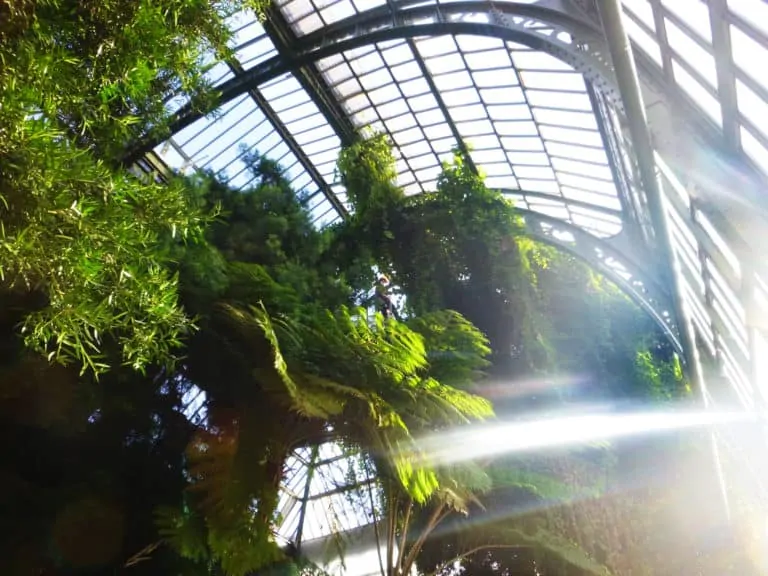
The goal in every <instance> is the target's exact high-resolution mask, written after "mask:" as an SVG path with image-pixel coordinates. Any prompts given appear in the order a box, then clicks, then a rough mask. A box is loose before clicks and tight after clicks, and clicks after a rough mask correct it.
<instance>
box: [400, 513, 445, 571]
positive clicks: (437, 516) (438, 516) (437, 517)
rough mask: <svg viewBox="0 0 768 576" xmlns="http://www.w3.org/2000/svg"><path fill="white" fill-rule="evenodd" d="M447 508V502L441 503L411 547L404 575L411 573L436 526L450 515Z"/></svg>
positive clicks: (404, 566) (406, 559) (404, 567)
mask: <svg viewBox="0 0 768 576" xmlns="http://www.w3.org/2000/svg"><path fill="white" fill-rule="evenodd" d="M445 507H446V506H445V502H441V503H440V504H439V505H438V506H437V508H435V510H434V511H433V512H432V515H431V516H430V517H429V521H428V522H427V525H426V526H425V527H424V530H422V532H421V534H419V537H418V539H417V540H416V542H414V544H413V546H411V549H410V551H409V552H408V556H406V558H405V564H404V565H403V567H402V569H403V574H409V573H410V571H411V567H412V566H413V563H414V562H415V561H416V556H418V554H419V551H420V550H421V548H422V546H424V542H426V540H427V538H428V537H429V535H430V534H431V533H432V530H434V529H435V526H437V525H438V524H439V523H440V522H441V521H442V520H443V518H445V517H446V516H447V515H448V513H449V512H445Z"/></svg>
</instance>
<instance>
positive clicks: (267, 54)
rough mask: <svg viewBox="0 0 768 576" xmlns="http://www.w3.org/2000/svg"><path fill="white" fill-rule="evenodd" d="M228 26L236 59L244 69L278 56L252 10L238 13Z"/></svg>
mask: <svg viewBox="0 0 768 576" xmlns="http://www.w3.org/2000/svg"><path fill="white" fill-rule="evenodd" d="M227 25H228V26H229V29H230V30H231V31H232V39H231V40H230V48H232V49H233V50H234V52H235V58H236V59H237V61H238V62H239V63H240V65H241V66H242V67H243V68H244V69H246V70H247V69H248V68H252V67H253V66H255V65H256V64H258V63H259V62H263V61H264V60H268V59H269V58H272V57H273V56H277V49H276V48H275V45H274V43H273V42H272V40H271V39H270V38H269V36H267V33H266V31H265V30H264V27H263V26H262V24H261V22H259V19H258V16H256V14H255V13H254V12H253V11H252V10H242V11H240V12H237V13H236V14H234V15H232V16H231V17H230V18H229V19H228V20H227ZM217 84H218V82H217Z"/></svg>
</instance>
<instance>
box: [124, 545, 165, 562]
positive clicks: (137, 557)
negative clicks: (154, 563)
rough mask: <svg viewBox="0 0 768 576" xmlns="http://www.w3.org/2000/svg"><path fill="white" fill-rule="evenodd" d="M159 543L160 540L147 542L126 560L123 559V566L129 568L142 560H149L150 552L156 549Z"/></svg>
mask: <svg viewBox="0 0 768 576" xmlns="http://www.w3.org/2000/svg"><path fill="white" fill-rule="evenodd" d="M160 544H162V541H157V542H154V543H153V544H149V545H147V546H145V547H144V548H142V549H141V550H139V551H138V552H136V554H134V555H133V556H131V557H130V558H128V560H126V561H125V564H123V568H131V567H132V566H136V564H138V563H139V562H144V561H145V560H149V556H150V554H152V552H154V551H155V550H157V549H158V548H159V547H160Z"/></svg>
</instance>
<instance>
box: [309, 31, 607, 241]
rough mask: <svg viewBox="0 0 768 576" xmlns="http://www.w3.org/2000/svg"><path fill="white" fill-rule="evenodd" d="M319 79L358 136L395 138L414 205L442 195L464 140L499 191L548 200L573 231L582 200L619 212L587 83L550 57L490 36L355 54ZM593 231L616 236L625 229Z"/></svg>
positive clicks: (327, 64) (401, 175)
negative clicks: (445, 165) (444, 167)
mask: <svg viewBox="0 0 768 576" xmlns="http://www.w3.org/2000/svg"><path fill="white" fill-rule="evenodd" d="M412 47H414V48H415V49H416V51H417V52H416V53H414V51H413V49H412ZM318 69H319V70H320V71H321V73H322V75H323V76H324V78H325V79H326V81H327V82H328V83H329V85H330V87H331V89H332V90H333V92H334V93H335V94H336V95H337V97H338V98H339V101H340V103H341V105H342V107H343V108H344V109H345V110H346V111H347V113H348V114H349V115H350V118H351V119H352V122H353V124H354V125H355V126H357V127H366V126H367V127H372V128H374V129H379V130H381V129H383V130H385V131H386V132H387V133H388V135H389V136H390V137H391V140H392V142H393V143H394V145H395V156H396V159H397V172H398V183H399V184H400V185H401V186H403V188H404V190H405V193H406V194H416V193H419V192H423V191H427V190H429V189H430V188H431V187H433V186H434V184H435V180H436V178H437V176H438V174H439V172H440V163H441V162H442V161H445V160H449V159H450V156H451V151H452V149H454V148H456V147H457V144H458V142H457V140H456V136H457V135H458V136H459V137H460V138H461V139H462V140H463V141H464V142H465V143H466V144H467V145H468V146H469V147H470V150H471V153H470V154H471V157H472V159H473V161H474V163H475V165H476V166H477V167H478V169H480V171H481V172H482V173H483V174H484V175H485V176H486V184H487V185H488V186H490V187H494V188H500V189H505V190H507V191H508V190H514V189H519V188H526V187H527V188H528V189H530V190H531V191H532V192H536V193H538V194H539V198H538V199H539V200H540V196H541V194H545V195H550V196H552V198H553V199H556V201H557V215H558V217H564V218H565V219H567V220H571V221H572V218H571V215H570V214H569V213H568V200H569V199H575V197H576V196H578V195H579V191H580V190H582V189H583V190H584V192H585V194H582V196H581V201H582V202H586V203H588V204H591V203H594V204H595V207H596V208H597V209H598V210H599V209H600V208H607V209H610V210H613V211H615V210H618V209H619V202H618V198H617V192H616V189H615V186H614V184H613V177H612V173H611V171H610V168H609V165H608V159H607V155H606V153H605V150H604V147H603V141H602V137H601V135H600V133H599V131H598V126H597V121H596V119H595V116H594V112H593V111H592V105H591V101H590V99H589V96H588V93H587V89H586V85H585V82H584V79H583V77H582V75H581V74H580V73H578V72H576V71H575V70H573V68H571V67H570V66H569V65H568V64H566V63H564V62H562V61H560V60H558V59H556V58H554V57H552V56H550V55H548V54H545V53H541V52H536V51H533V50H530V49H528V48H526V47H521V46H519V45H517V44H514V43H511V42H510V43H505V42H504V41H503V40H500V39H496V38H488V37H484V36H466V35H458V36H453V35H446V36H430V37H419V38H415V39H413V40H412V41H408V40H396V41H392V42H388V43H387V44H386V45H382V44H377V45H374V46H373V47H372V49H369V50H359V51H356V53H354V51H349V52H346V53H344V54H342V55H341V57H340V58H337V57H330V58H326V59H324V60H322V61H320V62H319V63H318ZM424 70H426V72H427V74H428V75H425V73H424ZM433 87H434V93H433V89H432V88H433ZM446 112H447V116H446ZM550 146H551V147H552V150H551V151H550V150H549V147H550ZM555 158H556V159H555ZM561 179H562V180H563V181H562V182H561ZM570 180H576V181H575V182H570ZM565 181H569V182H568V184H569V186H570V189H569V196H568V197H566V196H565V195H564V194H563V191H562V189H561V186H562V185H564V184H565ZM590 193H591V195H590ZM526 207H528V208H531V209H539V210H547V211H548V213H549V214H553V210H554V207H552V206H546V207H544V205H543V204H542V203H541V202H538V203H537V202H533V203H528V202H526ZM588 217H589V216H588V215H585V214H582V215H580V219H581V220H584V219H585V218H588ZM591 229H592V230H594V231H597V232H598V234H599V235H600V236H607V235H611V234H612V233H615V232H617V231H618V230H620V226H619V228H618V229H616V227H615V226H614V225H613V224H612V225H611V226H607V225H604V224H598V225H596V226H593V227H592V228H591Z"/></svg>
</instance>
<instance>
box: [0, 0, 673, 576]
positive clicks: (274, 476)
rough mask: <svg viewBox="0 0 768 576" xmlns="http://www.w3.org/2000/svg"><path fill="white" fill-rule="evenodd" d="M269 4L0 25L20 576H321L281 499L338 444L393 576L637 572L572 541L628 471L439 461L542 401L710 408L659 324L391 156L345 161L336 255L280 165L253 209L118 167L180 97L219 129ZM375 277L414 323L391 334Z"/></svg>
mask: <svg viewBox="0 0 768 576" xmlns="http://www.w3.org/2000/svg"><path fill="white" fill-rule="evenodd" d="M265 4H266V3H265V2H263V1H256V0H252V1H246V0H243V1H241V2H237V1H235V0H216V1H206V2H200V1H198V0H154V1H150V0H142V1H137V2H134V1H127V0H126V1H123V0H108V1H106V2H93V1H86V2H75V1H74V0H72V1H70V0H0V184H1V186H0V415H1V416H2V419H0V430H1V431H2V435H3V438H4V440H5V444H4V445H5V449H4V453H3V456H4V458H3V459H2V461H0V572H2V573H3V574H9V575H16V574H18V575H23V576H26V575H41V574H57V575H58V574H67V575H77V576H80V575H91V574H105V575H106V574H117V573H123V572H125V573H129V572H128V571H130V573H132V574H136V575H139V576H140V575H142V574H185V575H192V574H208V575H211V574H232V575H234V576H241V575H243V574H246V573H248V572H250V571H253V570H259V569H261V570H265V571H266V570H270V571H271V572H274V573H283V572H285V573H291V574H296V573H299V571H302V572H306V570H307V569H308V568H307V563H306V561H305V560H302V559H297V558H294V557H291V551H290V549H285V548H281V547H280V546H278V540H277V538H276V536H275V530H276V526H277V525H278V524H279V520H280V519H279V517H278V516H279V515H278V512H277V505H278V498H279V491H280V485H281V483H282V482H283V481H284V479H285V475H286V462H287V461H288V459H289V456H290V454H291V453H292V452H293V451H294V450H295V449H297V448H301V447H307V446H316V445H317V444H318V443H320V442H328V441H337V442H339V443H341V444H342V445H343V446H344V447H345V449H347V450H351V451H356V452H359V453H362V454H364V455H365V458H366V459H367V460H366V461H367V462H369V463H370V465H371V466H372V467H373V468H375V470H376V473H377V475H378V478H379V480H378V481H377V484H376V490H377V498H376V499H374V498H373V497H371V500H372V501H373V500H375V502H376V503H375V506H374V508H375V509H376V511H375V514H376V515H377V519H378V522H377V525H379V526H380V528H381V530H380V531H379V532H380V536H381V537H382V538H385V539H386V541H387V542H389V543H390V544H391V543H393V542H395V541H397V542H398V543H399V546H400V548H399V550H400V552H399V554H398V555H397V556H395V555H394V549H393V547H392V546H391V545H390V546H389V547H388V549H387V550H388V552H387V554H388V555H389V557H388V558H387V561H386V566H384V568H383V571H384V572H385V573H386V574H388V576H393V575H394V574H404V573H406V572H408V571H409V570H410V568H412V567H414V566H416V567H418V569H419V570H420V571H421V572H423V573H425V574H427V573H442V572H443V570H444V569H445V566H446V565H447V564H449V563H451V562H453V561H454V559H456V561H461V562H464V564H463V566H464V568H465V569H467V570H468V571H470V572H477V573H481V572H482V569H486V570H487V569H488V567H489V564H492V565H493V566H498V563H499V562H500V561H503V562H505V563H506V565H507V568H505V569H508V570H511V569H512V567H516V569H519V570H521V571H522V570H527V572H525V573H528V574H533V573H534V571H538V572H539V573H542V574H544V573H548V574H553V573H568V574H581V573H583V572H584V571H585V570H586V571H591V572H593V573H599V572H601V571H605V570H606V568H605V566H603V565H607V566H610V567H612V568H615V567H616V563H615V562H614V559H613V558H611V557H610V555H607V554H602V555H601V554H600V551H599V550H598V549H597V548H596V547H595V542H594V541H595V539H596V538H592V539H591V540H590V539H588V538H583V539H581V540H579V538H578V537H577V536H575V535H574V530H573V526H572V524H573V523H571V524H569V523H568V521H567V518H568V514H570V513H571V512H572V511H573V510H574V509H575V508H574V507H573V506H570V501H571V500H573V499H580V500H584V499H585V498H586V499H589V498H597V497H598V496H601V494H602V491H603V490H604V489H605V487H606V479H605V470H606V466H607V464H606V462H608V461H610V460H611V458H612V457H613V455H612V454H610V453H608V452H606V451H605V450H600V449H596V450H586V451H582V452H580V453H577V454H564V455H554V456H552V457H549V458H532V457H531V458H526V459H520V458H503V459H499V460H496V461H494V462H492V463H487V462H483V463H474V462H469V463H466V464H464V465H461V466H453V467H447V466H440V465H437V464H435V463H433V462H431V461H430V460H429V458H428V454H424V453H423V450H422V448H421V444H420V443H419V442H418V439H419V437H420V435H422V434H425V433H432V434H435V433H439V432H441V431H443V430H446V429H448V428H453V427H456V426H462V425H466V424H468V423H472V422H475V421H478V420H483V419H487V418H491V417H492V416H493V414H494V407H495V409H496V411H497V413H499V414H501V415H504V416H508V415H511V414H513V413H514V412H515V411H519V410H522V409H523V407H525V406H527V404H526V403H527V402H528V401H529V400H530V399H531V397H532V396H542V395H544V396H546V398H547V400H546V402H547V405H548V406H552V405H555V404H556V405H560V404H561V403H562V402H563V401H564V400H568V398H569V397H573V398H579V399H583V398H603V399H605V398H622V399H629V398H634V399H648V398H655V399H668V398H675V397H678V396H679V395H680V394H681V393H682V392H683V388H684V384H683V379H682V375H681V373H680V369H679V366H678V365H677V364H676V359H675V358H674V356H673V355H672V354H671V353H670V351H669V349H668V347H667V345H666V344H665V342H664V340H663V338H662V337H661V336H660V335H659V333H658V332H657V331H656V330H655V329H654V328H653V326H652V325H651V324H650V321H649V320H647V319H646V318H645V317H644V316H643V315H642V314H641V313H640V312H639V311H638V310H637V309H636V308H635V307H634V306H632V305H631V303H629V301H628V300H626V299H625V298H624V297H623V296H621V294H619V293H618V292H617V291H616V289H615V287H613V286H611V285H610V284H609V283H607V282H606V281H605V280H604V279H602V278H600V277H598V276H596V275H594V274H593V273H592V272H590V271H589V270H588V269H587V268H585V267H584V266H582V265H580V264H578V263H577V262H576V261H575V260H573V259H572V258H570V257H567V256H564V255H562V254H559V253H557V252H555V251H553V250H552V249H550V248H548V247H545V246H542V245H539V244H537V243H535V242H533V241H532V240H531V239H529V238H527V237H525V235H524V230H523V227H522V223H521V221H520V218H519V216H518V214H517V213H516V212H515V210H514V208H513V207H512V206H511V205H510V204H509V203H508V202H506V200H505V199H504V198H503V197H502V196H501V195H500V194H498V193H496V192H494V191H492V190H488V189H487V188H486V187H485V185H484V184H483V181H482V179H481V178H479V177H478V176H477V175H475V174H474V173H472V171H471V170H469V168H468V166H467V165H466V164H465V163H464V162H463V160H462V158H461V157H460V156H458V155H457V157H456V158H455V160H454V162H453V163H452V164H449V165H446V166H445V167H444V170H443V173H442V175H441V176H440V179H439V181H438V185H437V190H436V191H435V192H433V193H430V194H426V195H423V196H420V197H416V198H406V197H405V196H404V194H403V193H402V191H401V190H400V189H399V188H398V187H397V186H396V185H395V184H394V179H393V177H394V163H393V161H392V155H391V151H390V148H389V145H388V143H387V142H386V141H385V140H384V139H382V138H380V137H376V138H371V139H368V140H365V141H360V142H359V143H357V144H355V145H354V146H352V147H350V148H348V149H346V150H344V151H343V153H342V155H341V157H340V159H339V170H340V173H341V176H342V179H343V181H344V184H345V185H346V187H347V190H348V193H349V197H350V199H351V200H352V202H353V204H354V208H355V211H354V215H353V217H351V218H349V219H348V220H347V221H345V222H343V223H342V224H340V225H338V226H335V227H333V228H331V229H328V230H324V231H318V230H316V229H315V228H314V227H313V226H312V225H311V220H310V215H309V211H308V210H307V200H308V199H307V198H305V197H304V196H302V194H300V193H297V191H295V190H292V189H291V187H290V185H289V184H288V180H287V178H286V175H285V173H284V171H283V169H282V168H281V167H280V166H279V165H277V164H276V163H275V162H274V161H272V160H270V159H269V158H265V157H262V156H260V155H259V154H258V153H252V154H250V155H249V156H248V157H247V163H248V166H249V169H250V170H251V172H252V174H253V176H254V181H253V182H252V184H251V185H250V187H249V188H248V189H246V190H234V189H232V188H231V187H229V186H228V185H227V183H226V182H221V181H217V180H216V179H214V178H213V177H212V176H211V175H209V174H196V175H193V176H189V177H181V176H179V177H176V178H173V179H172V181H171V182H163V183H158V182H155V181H154V180H151V179H148V178H143V177H139V176H136V175H134V174H132V173H130V172H128V171H126V170H123V169H122V168H121V167H120V160H121V159H122V158H124V156H125V152H126V150H128V148H129V146H130V144H131V143H132V142H135V141H136V140H137V139H140V138H142V137H144V136H146V135H149V134H152V135H157V134H163V133H164V131H165V130H166V129H167V123H168V112H167V110H166V107H165V102H167V101H168V99H169V98H171V97H184V98H186V99H188V100H189V101H191V102H192V103H193V105H194V106H198V107H201V108H207V106H208V105H209V104H210V102H211V101H212V98H213V97H214V92H213V90H212V88H211V86H210V85H209V84H208V81H207V79H206V76H205V71H206V69H207V64H206V63H207V62H209V61H212V60H213V59H216V58H219V59H220V58H226V57H227V56H228V55H229V51H228V48H227V42H228V39H229V32H228V31H227V28H226V26H225V20H226V18H227V16H228V15H230V14H232V13H233V12H235V11H238V10H241V9H244V8H248V7H250V8H251V9H254V10H257V11H258V10H263V9H264V7H265ZM376 269H378V270H380V271H386V272H387V273H388V274H390V275H391V276H392V278H393V280H394V281H395V284H396V285H397V287H398V289H399V290H400V291H401V292H402V294H403V295H404V296H405V309H404V310H403V312H404V313H403V314H402V320H392V319H385V318H384V317H383V316H382V315H381V314H378V313H376V312H375V311H374V310H373V309H372V308H373V306H369V304H370V301H369V299H368V295H369V292H370V289H371V288H372V286H373V282H374V278H375V275H374V270H376ZM596 320H597V321H596ZM484 374H491V376H492V378H490V379H486V380H483V379H482V376H483V375H484ZM574 374H575V375H578V376H579V379H578V381H579V382H580V383H581V384H579V386H578V387H574V386H571V385H567V386H566V385H556V384H552V385H551V384H550V383H549V380H548V379H554V380H557V381H562V380H563V379H562V375H574ZM526 378H527V379H529V380H534V381H535V382H537V383H538V384H537V386H536V387H534V389H535V392H532V390H531V389H528V388H527V384H526V382H527V380H526ZM542 383H543V384H542ZM193 397H194V398H197V399H199V401H198V403H197V404H195V403H194V402H191V400H190V398H193ZM489 399H490V400H489ZM491 400H492V401H493V405H494V406H493V407H492V404H491ZM483 503H485V506H483ZM556 504H559V505H560V508H558V506H556ZM502 505H504V506H507V507H510V508H509V510H508V513H506V514H504V515H500V516H498V517H495V518H492V517H491V516H489V515H488V510H494V509H496V510H500V509H501V506H502ZM584 516H585V517H588V516H589V514H588V513H587V514H584ZM476 521H479V523H480V524H482V525H483V527H484V529H483V530H479V529H478V523H477V522H476ZM438 528H439V530H438ZM481 550H482V551H483V553H486V552H488V551H489V550H497V551H500V550H512V551H516V552H515V554H518V553H519V554H520V555H522V556H525V558H526V560H525V561H524V562H522V563H516V564H515V563H514V562H513V560H515V562H516V561H517V560H516V558H517V557H516V556H515V558H514V559H513V558H506V559H503V558H502V557H501V556H493V561H492V562H489V560H488V558H489V557H488V556H482V557H481V556H478V555H477V554H479V553H480V551H481ZM597 556H600V557H599V558H598V557H597ZM526 563H527V564H526ZM382 565H384V562H383V563H382ZM493 566H490V568H491V569H492V570H496V568H493ZM548 567H550V568H548ZM481 568H482V569H481ZM548 570H552V571H549V572H547V571H548ZM555 570H558V571H560V572H553V571H555ZM569 570H570V571H569Z"/></svg>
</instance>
